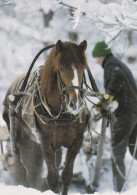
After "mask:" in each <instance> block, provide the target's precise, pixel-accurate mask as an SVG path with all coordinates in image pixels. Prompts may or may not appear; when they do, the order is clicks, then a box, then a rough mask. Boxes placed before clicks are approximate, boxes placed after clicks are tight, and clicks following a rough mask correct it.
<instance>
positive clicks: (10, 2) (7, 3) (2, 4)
mask: <svg viewBox="0 0 137 195" xmlns="http://www.w3.org/2000/svg"><path fill="white" fill-rule="evenodd" d="M12 3H13V1H9V2H5V3H2V2H0V6H4V5H9V4H12Z"/></svg>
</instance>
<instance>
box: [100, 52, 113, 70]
mask: <svg viewBox="0 0 137 195" xmlns="http://www.w3.org/2000/svg"><path fill="white" fill-rule="evenodd" d="M111 56H113V54H109V55H107V56H106V57H105V59H104V61H103V62H102V68H104V66H105V63H106V61H107V59H108V58H109V57H111Z"/></svg>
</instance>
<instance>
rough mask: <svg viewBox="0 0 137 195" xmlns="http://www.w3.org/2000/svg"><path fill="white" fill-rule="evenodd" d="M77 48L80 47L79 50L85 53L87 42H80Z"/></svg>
mask: <svg viewBox="0 0 137 195" xmlns="http://www.w3.org/2000/svg"><path fill="white" fill-rule="evenodd" d="M79 47H81V48H82V49H83V50H84V51H85V50H86V48H87V41H86V40H84V41H82V42H81V43H80V44H79Z"/></svg>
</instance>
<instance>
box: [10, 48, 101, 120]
mask: <svg viewBox="0 0 137 195" xmlns="http://www.w3.org/2000/svg"><path fill="white" fill-rule="evenodd" d="M54 46H55V44H53V45H49V46H47V47H44V48H43V49H41V50H40V51H39V52H38V53H37V55H36V56H35V57H34V59H33V61H32V63H31V65H30V67H29V70H28V72H27V74H26V76H25V79H24V81H23V82H22V85H21V88H20V89H19V92H18V93H17V94H16V95H14V100H13V101H12V103H13V104H14V105H17V103H18V101H19V100H20V98H21V97H22V96H24V95H25V93H26V92H25V89H26V86H27V83H28V79H29V76H30V73H31V71H32V68H33V66H34V64H35V62H36V61H37V59H38V57H39V56H40V55H41V54H42V53H43V52H44V51H46V50H48V49H50V48H53V47H54ZM86 70H87V72H88V76H89V80H90V83H91V86H92V89H93V91H95V92H98V91H99V90H98V88H97V86H96V83H95V80H94V78H93V76H92V74H91V72H90V69H89V68H87V69H86ZM57 74H58V78H59V83H60V89H61V100H62V102H66V101H67V95H66V94H65V92H66V91H67V90H71V89H78V90H79V91H80V92H81V94H82V95H83V93H84V89H83V83H84V84H85V85H86V87H87V88H89V89H90V90H91V91H92V89H91V88H90V87H89V86H88V85H87V83H86V78H85V73H84V75H83V83H82V86H81V87H79V86H68V87H67V86H65V85H64V83H63V81H62V79H61V76H60V71H59V70H58V71H57ZM37 88H38V91H39V87H38V86H37ZM39 95H40V91H39ZM40 101H41V103H42V105H43V107H44V108H45V109H46V110H47V112H48V113H49V115H50V116H51V117H52V118H55V119H57V118H58V117H59V116H60V114H61V111H62V106H61V109H60V112H59V113H58V114H57V115H56V116H53V115H52V113H51V111H50V109H49V107H48V106H46V104H45V102H44V101H43V99H42V98H41V96H40Z"/></svg>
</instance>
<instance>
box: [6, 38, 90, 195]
mask: <svg viewBox="0 0 137 195" xmlns="http://www.w3.org/2000/svg"><path fill="white" fill-rule="evenodd" d="M86 47H87V42H86V41H83V42H81V43H80V44H79V45H77V44H75V43H71V42H62V41H60V40H59V41H57V43H56V45H55V46H54V48H53V49H52V50H51V52H50V54H49V56H48V58H47V60H46V63H45V65H44V66H43V67H42V69H41V70H40V71H39V74H38V73H37V76H36V74H34V75H33V79H31V78H30V79H29V84H28V86H27V89H28V94H27V95H25V96H24V97H22V98H21V99H20V101H19V102H18V105H17V106H13V105H12V104H9V103H8V96H9V95H11V94H15V93H16V92H17V91H18V89H19V86H20V83H21V81H22V78H24V76H21V78H18V79H17V80H16V81H14V83H13V84H12V85H11V87H10V88H9V90H8V92H7V95H6V97H5V100H4V112H3V118H4V119H5V121H6V122H7V125H8V127H9V130H10V134H11V142H12V150H13V154H14V158H15V175H14V177H15V179H16V182H18V184H23V185H26V186H30V187H35V188H37V189H41V187H40V178H41V171H42V163H43V159H44V160H45V162H46V165H47V168H48V174H47V185H48V188H49V189H51V190H52V191H54V192H55V193H59V173H58V166H59V163H60V161H61V153H60V148H61V146H64V147H66V148H67V154H66V160H65V167H64V170H63V172H62V183H63V187H62V194H63V195H66V194H67V193H68V187H69V184H70V182H71V178H72V175H73V166H74V161H75V158H76V155H77V154H78V152H79V149H80V147H81V145H82V141H83V134H84V131H85V130H86V127H87V124H88V118H89V112H88V109H87V107H86V103H85V100H84V97H83V76H84V70H85V69H86V68H87V67H88V65H87V61H86V57H85V53H84V52H85V49H86ZM35 77H36V78H35ZM33 80H34V84H35V85H34V86H33V87H32V85H31V84H32V83H33ZM29 87H31V90H29ZM27 89H26V90H27ZM30 93H31V95H30ZM30 97H31V100H30V99H29V98H30ZM24 98H27V100H30V101H29V103H28V104H26V105H27V106H26V110H25V111H24V110H23V106H24V104H25V103H26V99H24ZM30 102H31V103H30ZM30 104H31V106H32V107H30ZM24 113H25V114H26V115H24ZM24 116H26V120H27V121H28V122H32V121H34V120H35V124H36V127H33V124H32V123H31V125H32V126H31V125H30V126H29V125H28V124H27V123H26V121H24ZM34 126H35V125H34Z"/></svg>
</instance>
